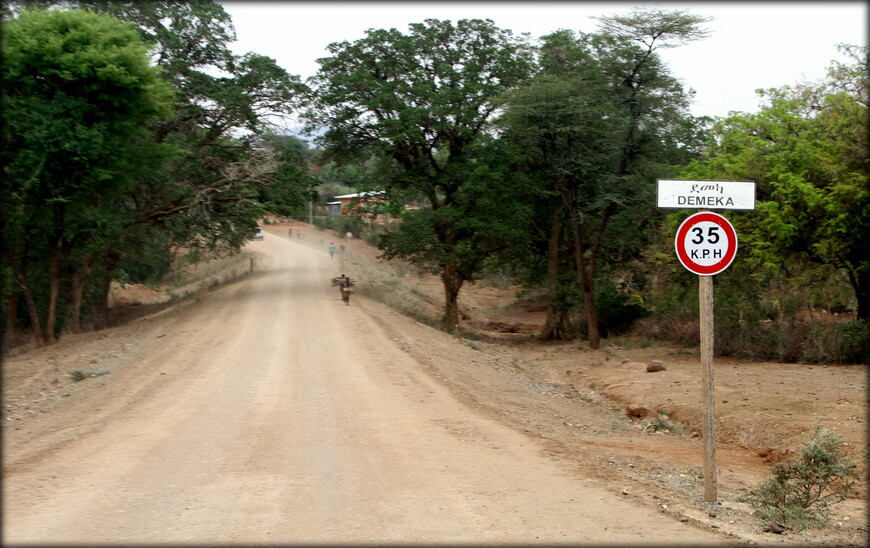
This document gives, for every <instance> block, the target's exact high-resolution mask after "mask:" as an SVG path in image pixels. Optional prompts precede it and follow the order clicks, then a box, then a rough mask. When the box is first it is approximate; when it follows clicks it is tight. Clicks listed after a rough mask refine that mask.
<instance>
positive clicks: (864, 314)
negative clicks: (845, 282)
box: [846, 268, 870, 321]
mask: <svg viewBox="0 0 870 548" xmlns="http://www.w3.org/2000/svg"><path fill="white" fill-rule="evenodd" d="M846 273H847V274H848V275H849V282H850V283H851V284H852V290H853V291H854V292H855V299H856V300H857V301H858V310H857V312H858V319H859V320H867V321H870V271H868V270H863V271H859V270H858V269H853V268H848V269H846Z"/></svg>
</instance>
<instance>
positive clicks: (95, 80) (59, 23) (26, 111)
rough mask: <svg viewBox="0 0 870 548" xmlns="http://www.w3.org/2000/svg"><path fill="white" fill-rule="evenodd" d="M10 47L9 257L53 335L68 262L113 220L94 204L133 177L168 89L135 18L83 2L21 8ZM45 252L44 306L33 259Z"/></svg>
mask: <svg viewBox="0 0 870 548" xmlns="http://www.w3.org/2000/svg"><path fill="white" fill-rule="evenodd" d="M3 58H4V63H3V82H4V88H3V97H2V99H3V112H4V122H5V123H4V126H3V152H2V163H3V170H4V179H7V183H6V184H5V185H4V187H3V193H4V195H3V197H2V198H3V204H4V211H3V219H4V226H3V232H4V237H5V238H6V239H7V250H6V257H5V258H6V261H7V263H8V264H9V265H11V267H12V269H13V271H14V273H15V280H16V283H17V285H18V286H19V287H20V289H21V291H22V292H23V294H24V295H25V300H26V303H27V305H28V308H29V310H30V318H31V326H32V328H33V330H34V334H35V335H36V338H37V341H41V342H46V343H51V342H53V341H54V340H55V325H56V320H57V309H58V303H59V296H60V292H61V280H62V273H63V270H64V268H65V267H66V266H67V264H68V261H69V260H70V259H71V258H73V257H74V255H75V253H77V252H79V251H81V250H82V249H84V248H86V247H88V246H91V245H94V243H95V241H96V240H97V239H99V238H100V237H102V235H103V234H104V230H103V227H104V226H105V224H107V223H109V224H110V223H111V222H112V221H111V220H109V219H107V218H106V217H103V216H101V215H100V214H99V212H98V211H97V210H96V209H95V208H94V205H95V204H99V203H101V201H104V200H106V199H107V198H109V197H111V196H114V195H117V194H118V193H119V192H121V191H122V190H123V189H124V188H125V187H126V186H128V185H130V184H131V183H132V181H133V174H132V173H131V171H130V167H131V165H133V164H134V163H135V157H136V155H137V154H138V153H139V152H140V150H139V149H138V145H140V144H141V143H142V142H143V139H144V138H145V137H146V136H147V134H148V128H147V125H146V124H147V123H148V122H149V121H151V120H154V119H156V118H158V117H160V116H166V115H168V114H169V113H170V112H171V101H172V92H171V88H170V87H169V86H168V85H167V84H166V83H165V82H164V81H163V80H161V79H160V77H159V74H158V69H157V68H155V67H152V66H150V65H149V60H148V46H147V44H145V43H144V42H143V41H142V40H141V39H140V38H139V35H138V33H137V32H136V31H135V29H134V28H132V26H131V25H129V24H126V23H122V22H121V21H118V20H117V19H115V18H113V17H108V16H104V15H98V14H94V13H89V12H85V11H81V10H52V11H33V12H24V13H22V14H21V15H20V16H19V17H18V18H16V19H15V20H13V21H10V22H9V23H8V24H7V25H6V28H5V29H4V34H3ZM41 250H45V255H40V253H41ZM43 261H44V263H45V266H46V268H47V270H48V276H47V284H48V294H47V297H46V299H45V301H46V305H45V309H44V310H41V311H38V310H36V299H35V297H34V295H33V291H32V289H33V288H32V287H31V284H30V283H29V276H28V268H29V266H30V265H31V264H37V265H39V264H43Z"/></svg>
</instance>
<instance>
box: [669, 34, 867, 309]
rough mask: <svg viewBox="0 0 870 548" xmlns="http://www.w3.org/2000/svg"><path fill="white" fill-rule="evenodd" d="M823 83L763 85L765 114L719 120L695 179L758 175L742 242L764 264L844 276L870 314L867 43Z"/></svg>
mask: <svg viewBox="0 0 870 548" xmlns="http://www.w3.org/2000/svg"><path fill="white" fill-rule="evenodd" d="M843 50H844V51H846V52H847V53H848V54H849V55H850V56H851V59H852V64H850V65H844V64H840V63H837V64H834V65H832V66H831V68H830V70H829V72H828V76H827V78H826V79H824V80H823V81H821V82H818V83H815V84H810V83H807V84H802V85H798V86H784V87H782V88H779V89H769V90H760V91H759V93H760V96H761V97H763V98H764V99H765V103H766V104H764V105H763V106H762V108H761V110H760V111H759V112H758V113H757V114H745V113H738V114H734V115H732V116H729V117H727V118H724V119H721V120H718V122H717V123H716V125H715V127H714V130H713V135H712V139H711V142H710V146H709V149H708V151H707V152H706V153H705V155H704V157H703V158H702V159H699V160H698V161H696V162H693V163H692V164H691V165H689V166H688V167H687V168H686V169H684V170H683V172H682V176H684V177H687V178H709V179H722V178H733V179H738V180H754V181H756V182H757V200H756V210H755V211H754V212H753V214H752V219H751V221H749V220H748V219H742V218H737V219H735V221H736V222H737V223H738V226H739V230H740V234H741V246H743V248H744V249H745V250H746V253H747V255H746V257H747V259H749V260H751V261H752V262H753V264H755V265H757V268H767V269H775V270H779V269H784V270H787V269H788V265H789V264H794V261H796V260H800V259H802V258H804V259H808V260H810V261H812V262H814V263H816V264H819V265H826V266H828V267H832V268H835V269H840V270H841V271H843V272H845V273H846V275H847V277H848V279H849V282H850V283H851V285H852V289H853V291H854V294H855V299H856V302H857V315H858V318H859V319H861V320H870V242H868V239H867V237H866V234H867V233H868V232H870V183H868V176H867V174H868V172H870V160H868V158H870V155H868V142H867V137H868V89H867V81H868V80H867V78H868V60H867V59H868V57H867V48H866V47H863V48H859V47H855V46H844V47H843Z"/></svg>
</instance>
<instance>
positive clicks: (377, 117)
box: [307, 19, 532, 331]
mask: <svg viewBox="0 0 870 548" xmlns="http://www.w3.org/2000/svg"><path fill="white" fill-rule="evenodd" d="M328 49H329V52H330V53H331V54H332V55H331V56H330V57H326V58H324V59H320V60H319V63H320V70H319V72H318V74H317V75H316V76H315V77H314V78H313V80H312V81H313V84H314V87H315V93H314V95H313V97H312V98H311V103H310V107H309V108H308V111H307V116H308V118H309V119H310V120H311V126H310V129H312V130H317V129H319V128H325V129H326V131H325V132H324V133H323V134H322V136H321V137H320V138H319V142H320V143H321V144H322V145H323V146H324V147H325V148H326V151H327V152H328V153H329V154H330V156H331V157H332V158H346V159H349V158H360V157H361V156H362V157H368V156H370V155H376V156H378V157H382V158H386V159H389V160H390V162H391V163H392V167H391V169H390V172H389V175H390V179H389V181H388V183H387V186H388V189H398V190H403V191H409V190H410V191H413V192H416V193H417V194H419V195H420V196H422V197H425V200H426V201H427V202H428V208H427V209H425V210H418V211H416V212H408V213H406V215H405V220H404V222H403V223H402V225H401V228H400V229H399V230H400V233H399V234H398V235H395V236H392V235H391V236H388V237H387V238H385V239H384V240H383V241H384V250H385V252H386V254H387V255H388V256H396V257H407V258H412V259H414V260H417V261H418V262H420V263H425V264H427V265H429V266H432V267H434V268H435V269H436V270H437V271H438V272H439V274H440V276H441V281H442V283H443V286H444V295H445V310H444V317H443V326H444V328H445V329H447V330H449V331H453V330H455V329H456V328H457V327H458V326H459V308H458V304H457V303H458V296H459V292H460V290H461V288H462V285H463V283H465V282H466V281H469V280H471V279H472V278H473V276H474V272H475V270H476V269H477V268H478V267H479V265H480V260H481V259H482V256H480V257H472V256H473V255H474V254H478V255H480V254H483V253H485V252H486V250H487V249H489V247H488V246H487V247H486V248H484V247H475V246H474V245H472V242H474V241H475V240H476V239H477V238H480V237H481V236H482V232H481V230H482V229H483V228H484V227H485V226H487V225H486V224H485V223H479V222H474V220H473V219H474V216H475V214H476V211H477V209H476V207H477V205H478V204H481V203H483V201H484V200H488V199H491V198H490V197H486V196H481V195H480V194H479V193H478V192H476V191H472V190H470V188H469V185H470V184H471V183H473V182H474V179H473V178H474V177H475V176H476V172H477V173H478V174H479V173H480V171H479V170H481V165H480V164H479V163H477V162H479V161H480V160H481V159H482V158H484V157H485V156H486V154H482V153H481V150H480V148H479V147H480V146H481V143H482V141H483V140H484V138H485V137H486V133H485V132H486V128H487V123H488V122H489V121H490V119H491V117H492V115H493V113H494V112H495V109H496V105H497V102H496V98H497V97H498V96H499V95H500V94H501V93H502V92H504V91H505V90H508V89H511V88H513V87H515V86H517V85H518V84H520V83H521V82H523V81H524V80H525V79H526V78H527V77H528V75H529V74H530V71H531V66H532V65H531V50H530V48H529V46H528V44H527V43H526V42H525V41H524V40H522V39H520V38H517V37H515V36H514V35H513V33H511V31H508V30H503V29H499V28H497V27H496V26H495V25H494V24H493V22H492V21H490V20H478V19H473V20H461V21H459V22H457V23H456V24H455V25H454V24H453V23H452V22H450V21H438V20H434V19H427V20H426V21H425V22H423V23H416V24H412V25H409V32H408V33H407V34H403V33H401V32H399V31H398V30H396V29H390V30H369V31H368V32H367V33H366V36H365V37H364V38H362V39H360V40H357V41H356V42H353V43H349V42H339V43H334V44H331V45H330V46H329V48H328ZM484 171H486V170H484ZM492 173H493V172H488V174H487V175H486V176H482V175H481V177H482V179H481V180H485V181H492V178H491V175H492ZM467 190H468V191H467ZM488 192H495V190H488ZM485 239H487V240H489V238H488V237H487V238H485ZM412 244H414V245H412ZM424 250H425V251H424Z"/></svg>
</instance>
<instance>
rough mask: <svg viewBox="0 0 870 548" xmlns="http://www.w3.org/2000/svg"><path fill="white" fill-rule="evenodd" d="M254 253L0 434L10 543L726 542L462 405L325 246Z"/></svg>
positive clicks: (277, 243) (114, 345) (126, 335)
mask: <svg viewBox="0 0 870 548" xmlns="http://www.w3.org/2000/svg"><path fill="white" fill-rule="evenodd" d="M252 247H253V248H254V249H255V251H256V252H257V253H258V256H257V266H256V270H257V272H256V273H255V274H253V275H251V276H248V277H246V278H244V279H243V280H241V281H239V282H236V283H233V284H229V285H227V286H225V287H222V288H221V289H219V290H217V291H215V292H213V293H212V294H210V295H209V296H208V297H207V298H205V299H202V300H199V301H196V302H191V303H189V304H186V305H184V306H182V307H177V308H176V309H171V310H169V311H167V312H165V313H161V314H158V315H156V316H153V317H149V318H147V319H145V320H142V321H138V322H134V324H133V325H131V326H127V327H126V328H125V329H126V331H124V330H121V331H119V332H118V333H116V334H115V335H113V337H112V340H108V339H107V340H105V341H102V343H103V344H105V345H106V349H107V350H106V352H107V354H106V355H107V358H106V359H105V360H104V362H103V363H101V364H99V365H101V366H105V367H109V368H110V369H111V371H112V373H111V374H107V375H104V376H98V377H95V378H89V379H86V380H85V381H82V382H80V383H78V384H76V385H73V386H71V387H70V388H69V389H65V390H66V392H65V393H61V394H60V395H59V396H58V397H57V398H56V399H55V400H52V401H53V403H52V404H51V405H48V406H46V407H44V408H43V411H44V412H43V413H36V414H35V416H32V417H28V418H27V420H24V421H20V422H18V423H16V424H18V426H16V427H14V428H8V429H6V433H5V440H4V442H5V447H4V450H5V451H4V453H5V454H4V478H3V483H4V487H3V490H4V501H3V502H4V504H3V540H4V542H5V543H6V544H7V545H13V544H16V543H25V542H26V543H37V544H43V543H46V544H48V543H52V544H54V543H64V542H67V543H97V542H103V543H116V544H117V543H131V542H141V543H149V544H150V543H161V542H167V543H176V544H177V543H183V542H197V543H212V542H214V543H217V542H229V543H232V542H239V543H246V544H250V543H279V544H288V543H307V542H330V543H359V542H374V543H406V542H424V543H443V542H474V543H506V542H513V543H546V544H553V543H575V544H576V543H583V542H593V543H610V542H613V543H619V544H635V543H655V544H668V545H674V544H692V545H698V544H725V543H729V542H731V541H729V540H728V539H724V538H723V537H721V536H716V535H715V534H714V533H712V532H708V531H702V530H699V529H695V528H693V527H691V526H690V525H687V524H683V523H679V522H677V521H675V520H672V519H670V518H668V517H665V516H663V515H662V514H660V513H658V512H656V511H655V510H653V509H650V508H647V507H641V506H637V505H634V504H632V502H631V501H630V500H628V499H626V498H619V496H618V495H616V494H614V493H613V491H605V490H603V489H601V488H599V487H596V486H595V485H594V484H593V482H591V481H590V480H588V479H585V478H583V477H579V476H578V475H577V474H576V472H572V471H571V470H569V469H568V468H566V467H565V466H560V465H559V463H558V462H557V461H554V460H553V459H552V458H548V457H547V456H546V454H545V453H544V452H543V451H542V447H541V446H540V445H539V443H540V442H538V441H536V440H534V439H531V438H529V437H527V436H525V435H523V434H521V433H519V432H518V431H516V430H514V429H511V428H509V427H507V426H504V425H502V424H500V423H497V422H494V421H492V420H489V419H487V418H484V417H483V416H482V415H479V414H477V413H475V411H473V410H472V409H471V408H469V407H467V406H465V405H464V404H462V403H461V402H460V401H458V400H457V399H456V398H455V397H454V396H453V395H451V393H450V392H449V391H448V390H447V389H446V388H445V387H444V386H442V385H441V384H440V383H439V382H438V380H437V379H434V378H432V377H431V376H430V375H429V374H427V373H426V370H425V368H424V367H422V366H421V364H420V363H419V362H418V361H416V360H415V359H414V358H412V355H411V354H409V353H408V352H406V351H404V350H403V349H402V343H401V342H400V341H397V340H395V339H394V338H391V337H390V336H389V335H388V334H387V333H386V332H385V331H384V330H383V329H382V328H381V327H380V326H379V323H378V320H377V318H375V316H374V311H375V310H376V308H375V307H374V303H372V302H370V301H367V300H366V299H365V298H359V297H355V298H354V299H353V300H352V302H351V305H350V306H344V305H343V304H342V303H341V301H340V300H339V294H338V290H337V289H335V288H332V287H330V286H329V284H328V279H329V278H331V277H332V276H335V275H337V274H339V273H340V272H338V271H337V267H336V265H337V263H336V262H333V261H331V260H330V258H329V256H328V254H326V253H325V252H321V251H318V250H316V249H312V248H309V247H306V246H304V245H301V244H300V243H298V242H296V241H294V240H291V239H289V238H287V237H282V236H279V235H277V234H268V235H267V236H266V239H265V240H263V241H259V242H254V243H252ZM416 350H417V351H419V350H420V349H416ZM39 366H40V365H39V364H35V365H34V367H39Z"/></svg>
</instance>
